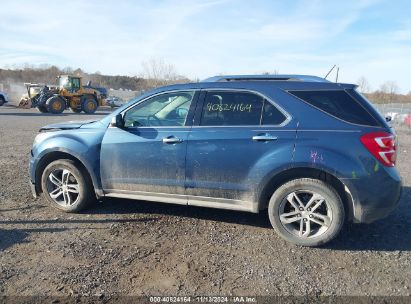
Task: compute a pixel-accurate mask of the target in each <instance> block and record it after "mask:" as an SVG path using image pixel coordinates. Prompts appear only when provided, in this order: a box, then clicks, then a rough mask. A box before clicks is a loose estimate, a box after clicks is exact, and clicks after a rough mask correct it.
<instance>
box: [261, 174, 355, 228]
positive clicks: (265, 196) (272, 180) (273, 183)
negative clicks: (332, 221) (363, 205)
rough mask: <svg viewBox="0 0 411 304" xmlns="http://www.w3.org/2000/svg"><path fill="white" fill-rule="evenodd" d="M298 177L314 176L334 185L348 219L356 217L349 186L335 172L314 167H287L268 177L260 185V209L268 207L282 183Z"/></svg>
mask: <svg viewBox="0 0 411 304" xmlns="http://www.w3.org/2000/svg"><path fill="white" fill-rule="evenodd" d="M297 178H314V179H318V180H321V181H324V182H326V183H327V184H329V185H330V186H332V187H333V188H334V189H335V190H336V191H337V193H338V195H339V196H340V198H341V200H342V202H343V205H344V208H345V211H346V217H347V219H348V220H352V219H353V217H354V199H353V197H352V194H351V192H350V191H349V188H348V187H347V186H346V185H345V184H344V183H343V182H342V181H341V180H340V179H339V178H337V177H336V176H335V175H334V174H332V173H331V172H328V171H327V170H324V169H322V168H321V169H319V168H314V167H295V168H289V169H286V170H284V171H282V172H280V173H277V174H275V175H274V176H271V177H269V178H268V179H267V182H265V183H264V185H263V186H262V187H260V189H261V190H260V191H259V192H258V197H257V202H258V210H264V209H267V207H268V203H269V201H270V198H271V196H272V194H273V193H274V191H275V190H276V189H277V188H278V187H280V186H281V185H282V184H284V183H286V182H288V181H291V180H293V179H297Z"/></svg>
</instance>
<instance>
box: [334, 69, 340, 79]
mask: <svg viewBox="0 0 411 304" xmlns="http://www.w3.org/2000/svg"><path fill="white" fill-rule="evenodd" d="M339 72H340V67H338V68H337V75H336V76H335V82H338V73H339Z"/></svg>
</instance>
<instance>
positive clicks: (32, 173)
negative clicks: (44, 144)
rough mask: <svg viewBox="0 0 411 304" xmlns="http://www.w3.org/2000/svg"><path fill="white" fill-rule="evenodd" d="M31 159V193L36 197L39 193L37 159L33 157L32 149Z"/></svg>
mask: <svg viewBox="0 0 411 304" xmlns="http://www.w3.org/2000/svg"><path fill="white" fill-rule="evenodd" d="M30 154H31V155H30V161H29V176H30V179H29V184H30V189H31V193H32V194H33V197H34V198H36V197H37V196H38V195H39V193H38V191H37V189H36V183H35V181H36V173H35V171H36V170H35V159H34V157H33V152H32V151H30Z"/></svg>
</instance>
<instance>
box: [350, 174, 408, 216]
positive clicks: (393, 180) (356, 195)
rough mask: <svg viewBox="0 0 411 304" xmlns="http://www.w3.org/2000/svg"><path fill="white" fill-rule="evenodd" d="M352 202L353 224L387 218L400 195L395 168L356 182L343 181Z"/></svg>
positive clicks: (398, 178) (400, 189) (400, 187)
mask: <svg viewBox="0 0 411 304" xmlns="http://www.w3.org/2000/svg"><path fill="white" fill-rule="evenodd" d="M343 182H344V183H345V184H346V186H348V188H349V190H350V192H351V196H352V200H353V222H355V223H372V222H374V221H376V220H379V219H382V218H384V217H386V216H388V215H389V214H390V213H391V212H392V211H393V210H394V209H395V208H396V207H397V206H398V203H399V201H400V198H401V194H402V182H401V178H400V176H399V174H398V171H397V170H396V169H395V168H390V169H389V171H386V172H384V173H381V174H379V175H378V176H375V175H374V176H373V177H371V178H362V179H357V180H355V179H354V180H353V179H350V180H344V181H343Z"/></svg>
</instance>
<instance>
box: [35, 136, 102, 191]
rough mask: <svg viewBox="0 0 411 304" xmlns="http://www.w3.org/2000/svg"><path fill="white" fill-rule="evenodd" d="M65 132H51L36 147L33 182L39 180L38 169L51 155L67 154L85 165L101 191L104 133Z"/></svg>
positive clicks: (95, 186)
mask: <svg viewBox="0 0 411 304" xmlns="http://www.w3.org/2000/svg"><path fill="white" fill-rule="evenodd" d="M65 132H66V131H61V132H55V133H59V134H54V132H51V133H50V135H47V138H46V139H44V140H42V141H41V142H40V143H38V144H35V145H34V147H33V149H32V155H33V157H32V161H31V168H32V169H31V171H32V172H31V176H32V180H33V181H36V180H37V176H36V172H37V168H39V165H41V162H42V161H44V160H45V159H46V158H47V156H49V155H50V153H55V152H60V153H66V154H69V155H70V156H72V157H74V158H75V159H77V160H78V161H79V162H81V163H82V164H83V166H84V167H85V168H86V170H87V171H88V173H89V175H90V177H91V180H92V182H93V186H94V188H95V189H96V191H98V190H99V189H101V179H100V169H99V165H100V147H101V138H102V136H103V134H104V132H100V133H101V134H100V136H95V135H96V132H84V131H82V130H81V129H78V130H76V134H70V133H69V132H67V133H65ZM77 133H78V134H77ZM79 135H80V136H79Z"/></svg>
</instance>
